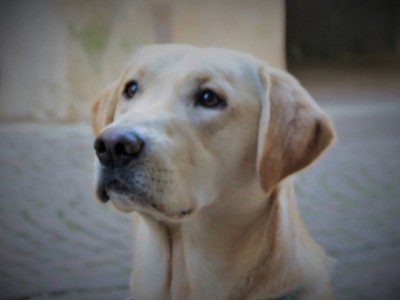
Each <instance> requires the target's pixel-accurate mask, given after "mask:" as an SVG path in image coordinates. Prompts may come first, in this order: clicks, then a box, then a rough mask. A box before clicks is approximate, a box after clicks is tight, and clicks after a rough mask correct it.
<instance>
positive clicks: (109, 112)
mask: <svg viewBox="0 0 400 300" xmlns="http://www.w3.org/2000/svg"><path fill="white" fill-rule="evenodd" d="M117 87H118V83H117V82H114V83H112V84H111V85H109V86H108V87H107V88H106V89H105V90H103V91H102V92H101V93H100V94H99V95H98V96H97V97H96V99H95V100H94V102H93V104H92V129H93V132H94V134H95V136H97V135H99V133H100V132H101V130H102V129H103V128H104V127H106V126H107V125H108V124H110V123H111V122H112V121H113V119H114V114H115V108H116V106H117V101H118V97H117V95H116V93H117Z"/></svg>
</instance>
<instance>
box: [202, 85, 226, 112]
mask: <svg viewBox="0 0 400 300" xmlns="http://www.w3.org/2000/svg"><path fill="white" fill-rule="evenodd" d="M195 105H196V106H202V107H205V108H223V107H226V102H225V101H224V100H223V99H222V98H221V97H219V96H218V95H217V94H216V93H214V92H213V91H212V90H210V89H206V90H203V91H200V92H199V93H198V94H197V96H196V102H195Z"/></svg>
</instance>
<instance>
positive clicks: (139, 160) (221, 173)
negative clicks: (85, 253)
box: [92, 45, 334, 221]
mask: <svg viewBox="0 0 400 300" xmlns="http://www.w3.org/2000/svg"><path fill="white" fill-rule="evenodd" d="M92 112H93V116H92V125H93V130H94V133H95V135H96V137H97V139H96V141H95V144H94V147H95V150H96V154H97V157H98V159H97V160H96V173H97V178H96V181H97V196H98V198H99V199H100V200H101V201H103V202H105V201H107V200H111V201H112V202H113V204H114V205H115V206H116V207H117V208H118V209H119V210H121V211H125V212H129V211H133V210H136V211H139V212H141V213H143V214H148V215H151V216H152V217H154V218H156V219H159V220H166V221H179V220H182V219H184V218H185V217H187V216H189V215H191V214H194V213H195V212H196V211H199V210H201V209H202V208H203V207H206V206H209V205H212V204H213V203H215V201H217V199H220V198H221V196H222V195H221V193H224V195H225V196H227V195H229V194H231V195H233V194H234V193H235V191H239V189H240V188H241V187H244V186H248V185H251V184H252V183H254V182H257V185H258V187H259V189H260V190H262V191H263V192H264V193H265V194H268V193H270V192H271V191H272V190H273V189H274V187H275V186H277V185H278V184H279V182H280V181H281V180H283V179H284V178H285V177H287V176H289V175H290V174H293V173H294V172H296V171H299V170H300V169H302V168H304V167H306V166H307V165H309V164H310V163H311V162H312V161H313V160H314V159H316V158H317V157H318V156H319V154H320V153H321V152H322V151H323V150H324V149H325V148H326V147H327V146H328V145H329V144H330V142H331V141H332V139H333V137H334V132H333V129H332V126H331V123H330V121H329V119H328V118H327V117H326V115H325V114H324V113H323V112H322V111H321V109H320V108H319V107H318V106H317V104H316V103H315V102H314V100H313V99H312V98H311V97H310V95H309V94H308V93H307V92H306V91H305V90H304V88H303V87H302V86H301V85H300V84H299V83H298V82H297V81H296V80H295V79H294V78H293V77H292V76H291V75H289V74H288V73H286V72H284V71H280V70H276V69H273V68H271V67H268V66H267V65H266V64H264V63H263V62H261V61H260V60H258V59H256V58H253V57H251V56H249V55H246V54H242V53H238V52H234V51H230V50H223V49H215V48H197V47H192V46H183V45H157V46H147V47H144V48H142V49H140V50H139V51H138V52H137V53H136V54H135V56H134V57H133V60H132V62H131V63H130V64H129V66H128V68H127V69H126V71H125V73H124V74H123V76H122V78H120V79H119V80H117V81H116V82H114V83H113V84H112V85H110V86H109V87H108V88H107V89H106V90H105V91H103V92H102V93H101V94H100V95H99V96H98V97H97V99H96V100H95V102H94V104H93V109H92ZM229 191H230V192H229Z"/></svg>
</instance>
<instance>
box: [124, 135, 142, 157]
mask: <svg viewBox="0 0 400 300" xmlns="http://www.w3.org/2000/svg"><path fill="white" fill-rule="evenodd" d="M142 147H143V142H142V141H141V140H140V139H139V138H136V140H135V142H134V143H132V142H131V143H127V144H125V145H124V151H125V153H126V154H127V155H135V154H138V153H139V152H140V151H141V150H142Z"/></svg>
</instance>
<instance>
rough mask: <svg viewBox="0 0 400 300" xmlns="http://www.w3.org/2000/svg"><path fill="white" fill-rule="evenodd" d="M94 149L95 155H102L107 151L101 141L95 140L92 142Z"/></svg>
mask: <svg viewBox="0 0 400 300" xmlns="http://www.w3.org/2000/svg"><path fill="white" fill-rule="evenodd" d="M94 149H95V150H96V152H97V153H100V154H101V153H104V152H106V151H107V147H106V144H105V143H104V142H103V140H102V139H97V140H96V141H95V142H94Z"/></svg>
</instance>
